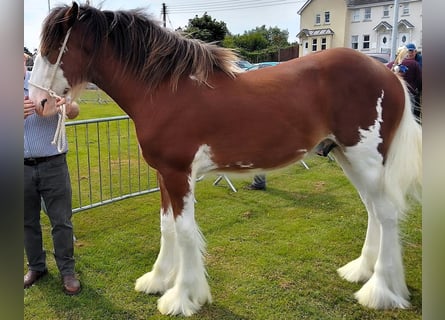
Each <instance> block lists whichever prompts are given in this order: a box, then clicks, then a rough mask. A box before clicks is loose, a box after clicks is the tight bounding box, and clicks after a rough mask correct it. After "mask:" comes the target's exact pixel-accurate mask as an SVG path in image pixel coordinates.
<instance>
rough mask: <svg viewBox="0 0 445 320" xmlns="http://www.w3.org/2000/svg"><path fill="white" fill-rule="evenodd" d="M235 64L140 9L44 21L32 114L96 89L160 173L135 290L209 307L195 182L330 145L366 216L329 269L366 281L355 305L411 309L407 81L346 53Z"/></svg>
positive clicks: (189, 309) (167, 305)
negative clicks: (349, 249) (153, 250)
mask: <svg viewBox="0 0 445 320" xmlns="http://www.w3.org/2000/svg"><path fill="white" fill-rule="evenodd" d="M236 59H237V55H236V54H235V52H234V51H233V50H229V49H225V48H221V47H218V46H216V45H214V44H206V43H203V42H201V41H198V40H193V39H190V38H187V37H184V36H183V35H181V34H178V33H176V32H173V31H169V30H167V29H164V28H162V27H161V26H160V24H159V23H158V22H157V21H155V20H153V19H152V18H151V17H150V16H149V15H146V14H144V12H143V11H142V10H141V9H134V10H128V11H123V10H122V11H108V10H101V9H99V8H94V7H92V6H89V5H78V4H76V3H73V4H72V5H71V6H67V5H63V6H58V7H55V8H53V9H52V11H51V12H50V13H49V15H48V16H47V17H46V19H45V21H44V23H43V26H42V34H41V43H40V51H39V55H38V56H37V58H36V61H35V65H34V70H33V72H32V76H31V79H30V83H31V84H32V87H31V90H30V97H31V99H32V100H33V101H34V102H35V103H36V104H40V105H41V106H39V108H38V113H39V114H41V115H44V110H45V109H44V105H45V103H44V102H45V101H49V100H50V99H55V98H56V97H57V96H71V97H72V98H75V97H76V96H77V95H78V94H79V92H81V90H82V89H83V88H84V87H85V84H86V83H87V82H93V83H95V84H96V85H98V86H99V87H100V88H101V89H103V90H104V91H105V92H106V93H107V94H108V95H109V96H110V97H112V98H113V100H114V101H116V103H117V104H118V105H119V106H120V107H121V108H122V109H123V110H124V111H125V112H126V113H127V114H128V115H129V116H130V117H131V119H132V120H133V121H134V124H135V129H136V132H137V137H138V141H139V144H140V146H141V150H142V153H143V156H144V158H145V160H146V162H147V163H148V164H149V165H150V166H151V167H153V168H155V169H156V170H157V172H158V180H159V185H160V190H161V209H160V221H161V240H160V242H161V243H160V252H159V255H158V257H157V259H156V261H155V263H154V265H153V268H152V271H151V272H148V273H146V274H144V275H143V276H141V277H140V278H139V279H137V280H136V284H135V289H136V290H137V291H142V292H145V293H149V294H154V293H161V294H162V296H161V297H160V298H159V300H158V309H159V311H160V312H161V313H162V314H169V315H185V316H190V315H192V314H194V313H196V312H197V311H198V310H199V309H200V308H201V306H202V305H204V304H205V303H210V302H211V300H212V298H211V294H210V289H209V285H208V282H207V273H206V269H205V266H204V253H205V241H204V237H203V235H202V234H201V232H200V230H199V228H198V226H197V223H196V221H195V217H194V214H195V209H194V189H195V182H196V178H197V177H198V176H200V175H202V174H204V173H206V172H210V171H215V172H222V173H225V172H247V171H250V172H256V171H261V172H263V171H267V170H271V169H275V168H279V167H283V166H285V165H289V164H291V163H293V162H295V161H298V160H300V159H302V158H303V157H304V156H305V155H307V154H308V153H310V152H311V150H313V149H314V147H315V146H316V145H318V144H319V143H320V142H326V141H328V142H329V143H328V145H332V144H335V146H334V148H333V149H332V151H331V153H332V154H333V155H334V157H335V159H336V160H337V161H338V163H339V165H340V166H341V167H342V169H343V171H344V172H345V174H346V176H347V177H348V178H349V179H350V181H351V182H352V184H353V185H354V186H355V187H356V189H357V191H358V193H359V195H360V198H361V200H362V201H363V203H364V205H365V207H366V210H367V213H368V227H367V232H366V239H365V242H364V245H363V248H362V251H361V254H360V256H359V257H358V258H357V259H355V260H353V261H351V262H350V263H348V264H346V265H345V266H343V267H341V268H340V269H338V273H339V274H340V276H341V277H343V278H344V279H346V280H348V281H352V282H364V285H363V287H362V288H361V289H360V290H359V291H358V292H356V293H355V297H356V299H357V300H358V302H359V303H360V304H362V305H364V306H367V307H370V308H377V309H388V308H407V307H409V305H410V303H409V291H408V288H407V285H406V283H405V276H404V269H403V263H402V253H401V245H400V240H399V235H398V229H399V228H398V223H399V220H400V218H402V217H403V215H404V213H405V212H406V211H407V209H408V208H407V202H408V201H407V200H408V199H407V197H409V196H410V195H417V196H418V197H420V193H421V183H422V143H421V135H422V131H421V127H420V126H419V125H418V124H417V123H416V121H415V119H414V116H413V115H412V113H411V100H410V97H409V95H408V92H407V88H406V85H405V84H404V82H403V81H402V80H401V79H400V78H399V77H398V76H397V75H396V74H394V73H393V72H391V70H389V69H388V68H387V67H386V66H384V65H383V64H381V63H380V62H378V61H374V60H373V59H372V58H369V57H367V56H366V55H363V54H361V53H359V52H356V51H355V50H352V49H346V48H334V49H329V50H325V51H322V52H319V53H314V54H310V55H307V56H304V57H301V58H297V59H294V60H290V61H287V62H283V63H281V64H279V65H278V66H275V67H270V68H265V69H260V70H256V71H249V72H241V71H240V70H238V69H237V68H236V67H235V66H234V63H233V62H234V61H235V60H236ZM255 170H256V171H255Z"/></svg>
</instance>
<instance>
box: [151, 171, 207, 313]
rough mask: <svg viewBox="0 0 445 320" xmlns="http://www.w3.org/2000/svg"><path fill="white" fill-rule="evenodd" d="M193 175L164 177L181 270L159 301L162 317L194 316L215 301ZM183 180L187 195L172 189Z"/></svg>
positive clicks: (179, 268) (177, 189)
mask: <svg viewBox="0 0 445 320" xmlns="http://www.w3.org/2000/svg"><path fill="white" fill-rule="evenodd" d="M193 176H194V175H193V174H192V175H191V177H190V176H189V177H179V174H175V175H174V177H173V176H165V175H164V179H165V181H166V186H167V189H169V190H170V191H169V195H170V198H171V201H172V204H173V211H174V215H175V222H174V226H175V231H176V242H177V250H178V251H177V252H178V254H177V259H178V260H177V262H178V267H177V273H176V279H175V282H174V285H173V286H172V287H171V288H170V289H168V290H167V291H166V292H165V294H164V295H163V296H162V297H161V298H160V299H159V300H158V309H159V311H160V312H161V313H162V314H169V315H178V314H182V315H185V316H190V315H192V314H194V313H195V312H197V311H198V310H199V309H200V308H201V306H202V305H203V304H204V303H206V302H211V295H210V288H209V285H208V283H207V274H206V271H205V268H204V257H203V254H204V252H205V241H204V238H203V237H202V234H201V232H200V230H199V228H198V226H197V224H196V222H195V215H194V211H195V210H194V206H195V204H194V201H195V198H194V180H195V178H193ZM181 179H182V181H183V180H184V179H186V180H187V183H188V185H189V188H188V192H187V193H185V194H183V193H182V192H180V191H179V188H176V187H174V186H173V187H172V188H170V187H171V186H172V184H178V183H179V184H181ZM172 190H173V191H172ZM175 209H176V210H177V212H175ZM178 212H179V213H180V214H178Z"/></svg>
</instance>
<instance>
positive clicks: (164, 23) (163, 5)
mask: <svg viewBox="0 0 445 320" xmlns="http://www.w3.org/2000/svg"><path fill="white" fill-rule="evenodd" d="M166 17H167V6H166V5H165V3H163V4H162V21H163V25H164V28H165V27H167V21H166Z"/></svg>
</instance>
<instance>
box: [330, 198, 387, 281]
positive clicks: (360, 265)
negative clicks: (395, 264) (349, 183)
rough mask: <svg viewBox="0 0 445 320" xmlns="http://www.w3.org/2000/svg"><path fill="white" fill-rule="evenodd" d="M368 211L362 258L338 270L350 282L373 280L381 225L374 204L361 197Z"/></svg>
mask: <svg viewBox="0 0 445 320" xmlns="http://www.w3.org/2000/svg"><path fill="white" fill-rule="evenodd" d="M361 198H362V201H363V202H364V203H365V205H366V209H367V211H368V229H367V231H366V239H365V243H364V244H363V248H362V253H361V255H360V257H358V258H357V259H355V260H353V261H351V262H349V263H348V264H346V265H344V266H343V267H341V268H339V269H338V270H337V272H338V274H339V275H340V276H341V277H342V278H344V279H346V280H348V281H350V282H364V281H367V280H368V279H369V278H371V276H372V273H373V272H374V265H375V262H376V260H377V255H378V253H379V245H380V224H379V223H378V221H377V218H376V216H375V213H374V211H373V209H372V204H371V203H369V201H366V199H365V198H363V197H361Z"/></svg>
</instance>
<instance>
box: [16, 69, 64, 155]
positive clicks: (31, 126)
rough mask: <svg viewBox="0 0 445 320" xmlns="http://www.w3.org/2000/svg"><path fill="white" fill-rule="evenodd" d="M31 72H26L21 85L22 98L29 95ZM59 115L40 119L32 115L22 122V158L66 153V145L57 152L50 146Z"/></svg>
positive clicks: (54, 147) (55, 146) (34, 114)
mask: <svg viewBox="0 0 445 320" xmlns="http://www.w3.org/2000/svg"><path fill="white" fill-rule="evenodd" d="M30 75H31V72H29V71H27V72H26V75H25V80H24V84H23V89H24V96H27V95H29V90H28V80H29V77H30ZM58 119H59V115H58V114H55V115H53V116H49V117H41V116H39V115H37V114H36V113H33V114H31V115H29V116H28V117H26V119H25V120H24V158H40V157H49V156H54V155H56V154H60V153H65V152H67V151H68V146H67V144H66V145H65V148H64V150H62V152H59V151H58V150H57V145H56V144H54V145H53V144H51V141H53V139H54V133H55V132H56V128H57V122H58Z"/></svg>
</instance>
